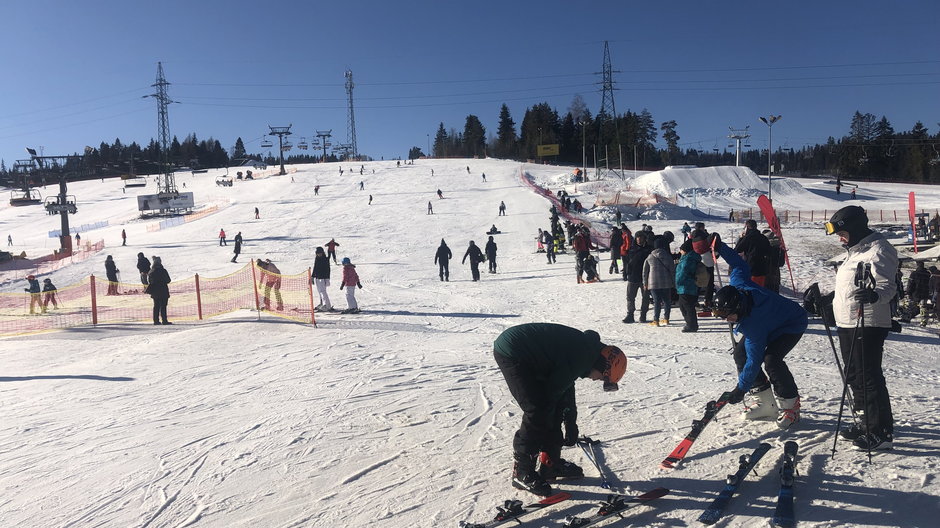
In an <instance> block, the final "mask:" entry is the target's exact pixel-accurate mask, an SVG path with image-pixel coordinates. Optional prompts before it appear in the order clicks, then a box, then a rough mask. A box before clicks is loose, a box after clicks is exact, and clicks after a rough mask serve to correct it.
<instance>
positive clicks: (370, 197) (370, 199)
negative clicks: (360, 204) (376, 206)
mask: <svg viewBox="0 0 940 528" xmlns="http://www.w3.org/2000/svg"><path fill="white" fill-rule="evenodd" d="M369 205H372V195H371V194H370V195H369Z"/></svg>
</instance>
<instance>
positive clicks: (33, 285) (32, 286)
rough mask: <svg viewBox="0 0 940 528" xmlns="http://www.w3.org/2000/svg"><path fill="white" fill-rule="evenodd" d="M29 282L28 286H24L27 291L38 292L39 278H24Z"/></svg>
mask: <svg viewBox="0 0 940 528" xmlns="http://www.w3.org/2000/svg"><path fill="white" fill-rule="evenodd" d="M26 280H27V281H28V282H29V288H26V292H27V293H39V291H40V290H39V279H26Z"/></svg>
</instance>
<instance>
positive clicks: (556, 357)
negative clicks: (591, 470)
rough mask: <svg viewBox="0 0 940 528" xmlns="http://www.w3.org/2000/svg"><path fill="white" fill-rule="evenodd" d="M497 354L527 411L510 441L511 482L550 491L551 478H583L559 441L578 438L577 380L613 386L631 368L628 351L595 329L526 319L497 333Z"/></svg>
mask: <svg viewBox="0 0 940 528" xmlns="http://www.w3.org/2000/svg"><path fill="white" fill-rule="evenodd" d="M493 357H494V359H495V360H496V364H497V365H498V366H499V370H500V371H501V372H502V374H503V378H504V379H505V380H506V384H507V385H508V386H509V392H510V394H512V397H513V398H514V399H515V400H516V403H518V404H519V407H521V408H522V413H523V414H522V423H521V425H520V427H519V429H518V430H517V431H516V434H515V436H514V437H513V443H512V445H513V459H514V463H513V468H512V485H513V487H515V488H517V489H521V490H525V491H529V492H531V493H534V494H536V495H542V496H548V495H551V494H552V489H551V486H550V485H549V483H548V481H552V480H555V479H556V478H568V479H578V478H582V477H583V476H584V472H583V471H582V470H581V468H580V467H578V466H577V465H576V464H573V463H571V462H568V461H567V460H565V459H563V458H561V447H562V446H563V445H568V446H573V445H575V443H576V442H577V440H578V432H579V431H578V423H577V418H578V410H577V407H576V405H575V389H574V387H575V381H576V380H577V379H578V378H590V379H592V380H595V381H603V382H604V390H605V391H615V390H617V389H618V386H617V383H618V382H619V381H620V379H621V378H622V377H623V374H624V372H626V369H627V358H626V356H624V354H623V352H622V351H621V350H620V349H619V348H617V347H615V346H608V345H605V344H604V343H602V342H601V339H600V336H599V335H598V334H597V332H595V331H593V330H586V331H584V332H582V331H580V330H577V329H575V328H571V327H568V326H563V325H560V324H553V323H526V324H521V325H518V326H513V327H510V328H508V329H506V330H505V331H503V333H502V334H500V335H499V337H497V338H496V341H495V342H494V343H493ZM562 424H564V427H565V431H564V434H562ZM537 463H538V467H536V464H537Z"/></svg>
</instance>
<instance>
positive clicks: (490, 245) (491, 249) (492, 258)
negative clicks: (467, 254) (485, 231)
mask: <svg viewBox="0 0 940 528" xmlns="http://www.w3.org/2000/svg"><path fill="white" fill-rule="evenodd" d="M483 249H484V250H485V251H486V260H488V261H489V266H490V273H496V242H494V241H493V237H492V236H491V237H490V239H489V240H487V241H486V246H484V247H483Z"/></svg>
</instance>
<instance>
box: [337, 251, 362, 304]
mask: <svg viewBox="0 0 940 528" xmlns="http://www.w3.org/2000/svg"><path fill="white" fill-rule="evenodd" d="M343 288H346V304H347V305H348V306H349V307H348V308H346V309H345V310H343V311H342V313H344V314H357V313H359V304H358V303H357V302H356V288H359V289H362V283H361V282H360V281H359V274H358V273H356V266H355V265H354V264H353V263H352V261H350V260H349V257H343V282H342V283H341V284H340V285H339V289H341V290H342V289H343Z"/></svg>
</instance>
